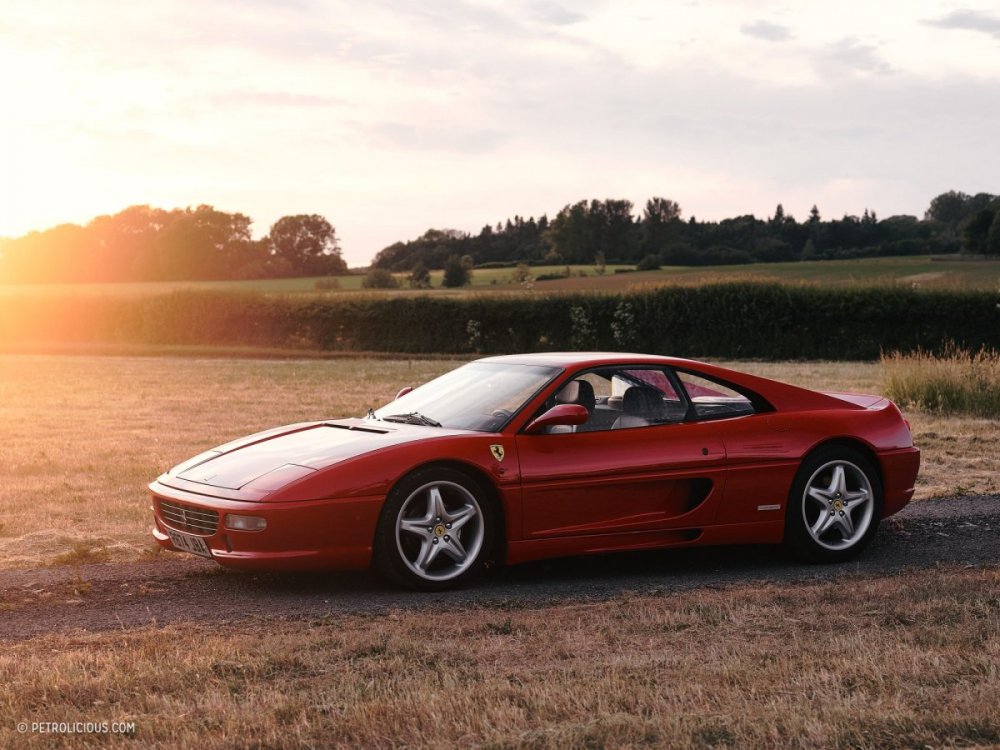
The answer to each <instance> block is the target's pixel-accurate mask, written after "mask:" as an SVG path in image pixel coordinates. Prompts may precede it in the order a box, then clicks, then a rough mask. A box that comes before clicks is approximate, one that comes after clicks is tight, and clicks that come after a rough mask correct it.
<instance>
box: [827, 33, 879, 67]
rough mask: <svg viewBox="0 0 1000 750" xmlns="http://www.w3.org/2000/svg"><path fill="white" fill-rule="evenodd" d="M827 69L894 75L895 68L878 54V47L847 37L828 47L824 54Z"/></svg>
mask: <svg viewBox="0 0 1000 750" xmlns="http://www.w3.org/2000/svg"><path fill="white" fill-rule="evenodd" d="M823 59H824V60H825V61H826V63H827V67H831V68H833V69H835V70H836V71H837V72H843V71H845V70H846V71H850V72H858V73H892V72H893V68H892V66H891V65H889V63H887V62H886V61H885V60H884V59H882V56H881V55H880V54H879V52H878V47H876V46H875V45H873V44H865V43H864V42H862V41H860V40H858V39H857V38H855V37H846V38H844V39H841V40H840V41H839V42H836V43H835V44H832V45H830V46H829V47H827V49H826V51H825V53H824V54H823Z"/></svg>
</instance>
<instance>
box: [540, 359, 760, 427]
mask: <svg viewBox="0 0 1000 750" xmlns="http://www.w3.org/2000/svg"><path fill="white" fill-rule="evenodd" d="M557 404H577V405H579V406H582V407H584V408H585V409H586V410H587V421H586V422H585V423H584V424H581V425H577V426H575V427H574V426H569V425H558V426H554V427H550V428H549V430H548V431H549V433H568V432H596V431H602V430H620V429H630V428H634V427H647V426H649V425H662V424H675V423H679V422H685V421H696V420H697V421H700V420H705V419H722V418H727V417H737V416H745V415H748V414H753V413H755V409H754V406H753V403H752V401H751V399H750V398H749V397H747V396H746V395H743V394H741V393H738V392H736V391H734V390H733V389H732V388H729V387H728V386H726V385H724V384H722V383H716V382H714V381H711V380H709V379H707V378H705V377H704V376H701V375H695V374H693V373H685V372H676V373H675V372H671V373H668V372H666V371H664V370H661V369H659V368H654V369H648V368H602V369H598V370H591V371H589V372H586V373H582V374H579V375H577V376H576V377H575V378H574V379H573V380H571V381H569V382H568V383H566V385H565V386H563V387H562V388H561V389H560V390H559V391H558V392H557V393H556V394H555V396H554V397H552V398H551V399H549V400H548V401H547V402H546V404H545V405H544V406H543V408H542V411H544V410H545V409H549V408H551V407H553V406H555V405H557Z"/></svg>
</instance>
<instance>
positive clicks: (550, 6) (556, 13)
mask: <svg viewBox="0 0 1000 750" xmlns="http://www.w3.org/2000/svg"><path fill="white" fill-rule="evenodd" d="M532 10H533V11H534V16H535V18H537V19H538V20H540V21H542V22H543V23H547V24H551V25H553V26H569V25H570V24H574V23H579V22H580V21H585V20H586V19H587V17H586V16H585V15H583V14H582V13H577V12H575V11H572V10H567V9H566V8H563V7H562V6H561V5H557V4H555V3H547V2H542V3H535V4H534V5H533V6H532Z"/></svg>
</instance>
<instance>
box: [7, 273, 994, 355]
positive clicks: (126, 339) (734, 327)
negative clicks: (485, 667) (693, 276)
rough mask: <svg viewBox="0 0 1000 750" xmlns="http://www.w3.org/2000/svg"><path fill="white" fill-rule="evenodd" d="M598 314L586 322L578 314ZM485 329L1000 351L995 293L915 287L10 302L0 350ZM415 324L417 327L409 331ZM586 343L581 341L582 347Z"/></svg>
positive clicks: (376, 337)
mask: <svg viewBox="0 0 1000 750" xmlns="http://www.w3.org/2000/svg"><path fill="white" fill-rule="evenodd" d="M574 307H576V308H582V309H583V310H584V311H585V312H586V318H587V325H586V326H583V325H582V318H581V315H580V310H577V312H576V313H573V308H574ZM470 320H475V321H477V326H478V330H479V331H480V336H479V337H478V340H477V341H476V348H477V349H478V350H479V351H482V352H484V353H501V352H522V351H523V352H528V351H545V350H560V349H568V348H573V345H574V343H576V344H580V343H581V338H582V337H583V331H584V329H585V333H586V338H587V339H588V347H589V348H593V349H610V350H613V349H615V348H618V347H620V346H624V345H625V342H626V340H627V343H628V345H629V348H632V349H634V350H637V351H645V352H651V353H658V354H675V355H679V356H688V357H735V358H739V357H743V358H751V357H757V358H762V359H839V360H850V359H865V360H877V359H878V358H879V355H880V354H881V352H882V351H901V352H914V351H921V350H922V351H925V352H931V353H941V352H943V351H945V350H946V348H947V342H949V341H954V342H955V345H956V346H957V347H960V348H963V349H967V350H970V351H978V350H979V349H980V348H981V347H983V346H986V347H988V348H991V349H995V350H997V349H1000V310H998V309H997V300H996V295H995V294H994V293H991V292H980V291H956V290H919V289H911V288H907V287H847V288H844V287H838V288H822V287H813V286H785V285H781V284H764V283H754V282H738V283H732V282H730V283H718V284H709V285H704V286H678V287H665V288H659V289H654V290H651V291H637V292H630V293H627V294H624V295H618V296H614V295H604V294H576V295H560V296H553V297H546V296H534V295H533V296H526V295H525V296H500V295H484V296H479V297H471V296H470V297H451V296H443V295H413V296H406V297H396V296H393V297H388V298H387V297H374V296H368V295H331V296H329V297H309V296H305V297H296V296H269V295H265V294H253V293H226V292H214V291H197V292H195V291H187V292H175V293H172V294H162V295H156V296H152V295H151V296H146V297H117V298H110V297H99V296H88V295H79V296H72V297H62V298H53V297H42V296H26V297H24V298H20V297H17V296H14V295H11V296H8V297H4V298H0V341H3V342H4V343H5V344H8V345H17V344H23V343H32V344H38V343H43V344H46V343H55V342H58V343H103V344H153V345H164V344H168V345H208V346H260V347H282V348H289V347H298V348H308V349H313V350H317V349H318V350H327V351H380V352H407V353H432V352H434V353H443V354H459V353H462V352H465V351H467V350H468V345H467V344H468V341H469V338H470V334H469V331H468V330H467V323H468V321H470ZM402 321H405V325H404V324H402V323H401V322H402ZM574 339H575V340H574Z"/></svg>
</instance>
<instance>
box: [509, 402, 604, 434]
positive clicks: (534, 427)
mask: <svg viewBox="0 0 1000 750" xmlns="http://www.w3.org/2000/svg"><path fill="white" fill-rule="evenodd" d="M587 416H588V415H587V410H586V409H585V408H584V407H582V406H580V405H579V404H558V405H557V406H553V407H552V408H551V409H549V410H548V411H547V412H545V413H544V414H542V416H540V417H538V419H535V420H534V421H532V422H531V424H529V425H528V426H527V427H526V428H525V429H524V431H525V432H527V433H528V434H529V435H537V434H538V433H540V432H543V431H544V430H545V428H546V427H553V426H555V425H578V424H583V423H584V422H586V421H587Z"/></svg>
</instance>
